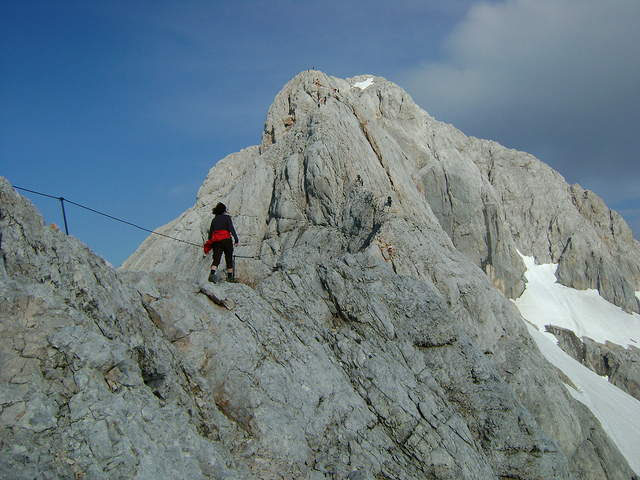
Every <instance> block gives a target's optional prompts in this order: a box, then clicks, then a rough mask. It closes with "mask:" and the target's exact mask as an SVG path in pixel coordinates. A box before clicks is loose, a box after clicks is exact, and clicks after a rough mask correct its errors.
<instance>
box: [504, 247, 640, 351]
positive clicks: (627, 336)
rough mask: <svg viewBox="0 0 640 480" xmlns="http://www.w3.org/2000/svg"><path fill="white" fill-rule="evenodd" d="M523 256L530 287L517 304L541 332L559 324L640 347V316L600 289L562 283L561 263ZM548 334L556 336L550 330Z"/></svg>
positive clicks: (599, 339) (582, 334) (581, 334)
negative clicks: (607, 297)
mask: <svg viewBox="0 0 640 480" xmlns="http://www.w3.org/2000/svg"><path fill="white" fill-rule="evenodd" d="M521 256H522V259H523V260H524V263H525V266H526V267H527V271H526V273H525V276H526V278H527V287H526V289H525V291H524V293H523V294H522V295H521V296H520V298H518V299H517V300H516V301H515V304H516V305H517V306H518V308H519V309H520V313H521V314H522V316H523V317H524V318H526V319H527V320H528V321H529V322H531V323H532V324H534V325H535V326H536V327H538V329H539V330H540V332H544V331H545V327H546V326H547V325H555V326H557V327H561V328H566V329H567V330H571V331H572V332H574V333H575V334H576V335H577V336H578V337H589V338H591V339H593V340H595V341H596V342H599V343H603V344H604V343H606V342H607V341H609V342H612V343H615V344H617V345H621V346H623V347H625V348H628V347H629V346H630V345H633V346H635V347H640V315H638V314H637V313H633V314H629V313H626V312H625V311H624V310H622V309H621V308H620V307H616V306H615V305H613V304H612V303H609V302H607V301H606V300H605V299H604V298H602V297H601V296H600V295H599V293H598V291H597V290H576V289H573V288H569V287H565V286H564V285H560V284H559V283H557V281H556V276H555V273H556V270H557V268H558V266H557V265H554V264H543V265H536V262H535V259H534V258H533V257H526V256H524V255H522V254H521ZM546 335H548V336H549V337H551V338H554V339H555V337H554V336H553V335H552V334H550V333H548V334H546Z"/></svg>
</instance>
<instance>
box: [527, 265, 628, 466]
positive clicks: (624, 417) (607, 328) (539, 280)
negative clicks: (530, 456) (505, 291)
mask: <svg viewBox="0 0 640 480" xmlns="http://www.w3.org/2000/svg"><path fill="white" fill-rule="evenodd" d="M520 255H521V256H522V259H523V260H524V263H525V266H526V267H527V271H526V273H525V276H526V278H527V281H528V282H527V287H526V289H525V291H524V293H523V294H522V295H521V296H520V298H518V299H517V300H515V302H514V303H515V304H516V305H517V307H518V308H519V309H520V313H521V314H522V316H523V317H524V318H525V319H526V320H527V322H530V323H527V328H528V330H529V333H530V334H531V336H532V337H533V339H534V340H535V342H536V343H537V345H538V348H539V349H540V351H541V352H542V354H543V355H544V356H545V357H546V359H547V360H548V361H549V362H551V363H552V364H553V365H555V366H556V367H557V368H559V369H560V370H561V371H562V372H563V373H564V374H565V375H566V376H567V377H568V378H569V379H570V380H571V382H572V383H573V384H574V385H575V389H574V388H571V387H569V386H567V388H568V389H569V391H570V393H571V395H572V396H573V397H574V398H575V399H576V400H578V401H580V402H581V403H583V404H584V405H585V406H587V407H588V408H589V409H590V410H591V412H592V413H593V414H594V415H595V417H596V418H597V419H598V421H599V422H600V423H601V424H602V427H603V428H604V430H605V432H607V434H608V435H609V436H610V437H611V439H612V440H613V442H614V443H615V444H616V445H617V447H618V449H619V450H620V452H621V453H622V454H623V455H624V457H625V458H626V459H627V462H629V466H630V467H631V468H632V469H633V470H634V471H635V472H636V473H637V474H639V475H640V456H639V455H638V445H640V401H638V400H636V399H635V398H633V397H632V396H631V395H629V394H627V393H625V392H623V391H622V390H620V389H619V388H617V387H616V386H614V385H613V384H611V383H609V382H608V381H607V379H606V378H604V377H600V376H599V375H598V374H597V373H595V372H593V371H591V370H589V369H588V368H587V367H585V366H584V365H582V364H580V363H579V362H577V361H575V360H574V359H573V358H572V357H571V356H569V355H568V354H566V353H565V352H564V351H562V349H561V348H560V347H559V346H558V342H557V340H556V338H555V337H554V336H553V335H552V334H551V333H547V332H545V327H546V325H556V326H558V327H562V328H566V329H568V330H571V331H572V332H574V333H575V334H576V335H577V336H578V337H583V336H584V337H589V338H592V339H593V340H595V341H596V342H600V343H605V342H607V341H610V342H613V343H616V344H618V345H622V346H624V347H628V346H629V345H634V346H640V315H638V314H636V313H634V314H629V313H625V312H624V311H623V310H622V309H621V308H619V307H616V306H615V305H613V304H611V303H609V302H607V301H606V300H605V299H603V298H602V297H601V296H600V295H599V294H598V292H597V290H575V289H573V288H569V287H565V286H564V285H560V284H559V283H557V281H556V276H555V273H556V270H557V268H558V266H557V265H553V264H543V265H536V262H535V259H534V258H533V257H526V256H524V255H522V254H520ZM636 295H638V293H636ZM639 298H640V297H639Z"/></svg>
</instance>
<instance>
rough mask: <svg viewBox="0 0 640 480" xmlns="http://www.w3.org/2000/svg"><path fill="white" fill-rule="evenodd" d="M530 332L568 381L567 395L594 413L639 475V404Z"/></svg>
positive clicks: (545, 337) (535, 331) (533, 331)
mask: <svg viewBox="0 0 640 480" xmlns="http://www.w3.org/2000/svg"><path fill="white" fill-rule="evenodd" d="M527 328H528V329H529V333H530V334H531V336H532V337H533V339H534V340H535V342H536V343H537V344H538V348H539V349H540V351H541V352H542V354H543V355H544V356H545V357H546V359H547V360H549V362H551V363H552V364H553V365H555V366H556V367H557V368H559V369H560V370H561V371H562V372H563V373H564V374H565V375H566V376H567V377H569V378H570V379H571V381H572V382H573V384H574V385H575V387H576V389H577V390H576V389H573V388H571V387H569V386H567V389H568V390H569V393H571V396H572V397H574V398H575V399H576V400H578V401H579V402H581V403H583V404H584V405H585V406H586V407H588V408H589V410H591V412H593V414H594V415H595V416H596V418H597V419H598V421H599V422H600V424H601V425H602V428H603V429H604V431H605V432H607V434H608V435H609V437H611V440H613V442H614V443H615V444H616V445H617V447H618V449H619V450H620V453H622V455H624V457H625V458H626V459H627V462H629V466H630V467H631V468H632V469H633V470H634V471H635V472H636V473H637V474H640V456H639V455H638V445H640V402H639V401H638V400H636V399H635V398H633V397H632V396H631V395H628V394H626V393H625V392H623V391H622V390H620V389H619V388H618V387H616V386H614V385H612V384H611V383H609V382H608V381H607V380H606V379H605V378H603V377H600V376H599V375H598V374H596V373H594V372H592V371H591V370H589V369H588V368H587V367H585V366H584V365H582V364H580V363H579V362H576V361H575V360H574V359H573V358H571V357H570V356H569V355H567V354H566V353H565V352H563V351H562V349H561V348H560V347H558V345H557V344H556V342H555V338H554V339H553V340H551V339H549V337H548V336H546V335H544V334H543V333H541V332H539V331H538V330H536V329H535V327H533V326H531V325H527Z"/></svg>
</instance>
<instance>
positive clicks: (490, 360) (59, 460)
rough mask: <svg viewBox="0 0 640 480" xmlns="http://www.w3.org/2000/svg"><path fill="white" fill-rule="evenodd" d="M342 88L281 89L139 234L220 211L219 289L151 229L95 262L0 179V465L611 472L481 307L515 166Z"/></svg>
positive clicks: (526, 350)
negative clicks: (182, 199) (121, 260)
mask: <svg viewBox="0 0 640 480" xmlns="http://www.w3.org/2000/svg"><path fill="white" fill-rule="evenodd" d="M364 79H365V78H364V77H358V78H356V79H351V80H339V79H334V78H330V77H326V76H325V75H323V74H322V73H320V72H305V73H303V74H301V75H299V76H298V77H296V78H295V79H293V80H292V81H291V82H290V83H289V84H287V86H285V88H284V89H283V91H282V92H281V93H280V94H279V95H278V96H277V97H276V99H275V101H274V104H273V106H272V108H271V110H270V112H269V114H268V116H267V121H266V123H265V132H264V135H263V141H262V144H261V145H260V146H256V147H251V148H248V149H246V150H243V151H241V152H239V153H237V154H234V155H231V156H229V157H227V158H226V159H224V160H221V161H220V162H219V163H218V165H217V166H216V167H214V168H213V169H212V170H211V172H210V173H209V175H208V177H207V179H206V180H205V182H204V184H203V186H202V187H201V189H200V191H199V193H198V200H197V203H196V205H194V207H193V208H191V209H189V210H188V211H187V212H185V213H184V214H183V215H182V216H180V217H179V218H178V219H176V220H175V221H173V222H172V223H171V224H169V225H167V226H165V227H163V228H162V229H161V232H162V233H164V234H165V235H170V236H172V237H176V238H180V239H183V240H187V241H190V242H193V243H202V241H203V233H204V232H206V230H207V227H208V224H209V221H210V208H211V206H212V205H214V204H215V203H216V202H217V201H223V202H225V204H227V205H228V206H229V207H230V210H231V213H232V214H233V217H234V223H235V226H236V230H237V231H238V233H239V235H240V239H241V247H240V248H239V249H238V250H237V253H238V255H239V256H240V257H241V258H238V261H237V265H236V269H237V273H238V276H239V278H240V280H241V281H242V282H243V283H240V284H228V283H222V284H218V285H214V284H210V283H204V284H203V283H201V281H203V280H204V279H205V278H206V276H207V270H208V266H209V259H208V258H203V256H202V253H201V250H199V249H197V248H194V247H191V246H188V245H186V244H183V243H179V242H175V241H173V240H171V239H168V238H166V237H160V236H151V237H149V238H148V239H147V240H146V241H145V242H144V243H143V245H141V247H140V249H139V250H138V251H137V252H136V253H135V254H134V255H133V256H132V257H131V258H130V259H129V260H128V261H127V262H126V263H125V265H123V268H122V269H121V270H120V271H119V272H115V271H114V270H113V269H111V268H109V267H108V266H107V265H105V263H104V262H103V261H102V260H101V259H99V258H97V257H96V256H95V255H93V254H92V253H91V252H90V251H89V250H88V249H87V248H86V247H84V246H83V245H82V244H80V243H79V242H77V241H76V240H75V239H73V238H72V237H66V236H64V235H62V234H61V233H59V232H54V231H51V230H50V229H48V228H47V227H46V226H44V225H43V222H42V219H41V218H40V217H39V215H38V214H37V212H36V211H35V209H34V208H33V207H32V206H31V205H30V204H29V202H27V201H25V200H24V199H22V198H21V197H20V196H19V195H17V194H16V193H15V191H13V190H12V189H11V188H10V186H9V185H8V184H7V182H6V181H4V180H0V192H1V197H0V199H1V205H2V212H1V215H0V248H1V250H2V257H1V263H0V278H1V279H2V280H3V283H2V286H1V288H2V295H3V303H2V306H1V307H0V328H1V329H2V331H1V332H0V333H2V335H0V365H2V369H1V370H0V376H1V377H0V389H1V390H0V405H1V406H2V410H1V411H0V430H1V431H2V434H1V435H0V438H2V443H1V444H0V475H5V476H7V475H9V473H7V472H10V474H11V476H12V477H11V478H34V477H42V478H70V477H71V476H73V475H76V476H82V475H84V476H85V478H139V479H166V478H194V479H197V478H264V479H271V478H309V479H322V478H336V479H337V478H352V479H355V478H363V479H365V478H406V479H412V478H415V479H417V478H438V479H487V478H521V479H534V478H581V479H582V478H585V479H591V478H593V479H601V478H607V479H629V478H632V477H633V474H632V472H631V471H630V470H629V468H628V465H627V463H626V461H625V460H624V459H623V458H622V457H621V455H620V453H619V452H618V450H617V449H616V448H615V446H613V444H612V443H611V441H610V440H609V438H608V437H607V435H606V434H605V433H604V431H603V430H602V428H601V426H600V425H599V423H598V422H597V421H596V420H595V418H594V417H593V416H592V415H591V414H590V412H589V411H588V410H587V409H586V408H585V407H584V406H582V405H581V404H579V403H577V402H576V401H575V400H573V399H572V398H571V397H570V395H569V394H568V393H567V391H566V389H565V387H564V386H563V384H562V382H561V380H560V379H559V378H558V375H557V373H556V372H555V370H554V368H553V367H552V366H550V365H549V364H548V363H547V362H546V361H545V360H544V358H543V357H542V356H541V354H540V353H539V351H538V350H537V348H536V347H535V344H534V342H533V341H532V340H531V338H530V337H529V335H528V333H527V331H526V329H525V328H524V326H523V323H522V320H521V318H520V316H519V314H518V313H517V311H516V310H515V307H514V306H513V305H512V303H511V302H510V301H509V300H508V299H507V298H506V297H505V295H504V294H503V293H508V294H516V293H517V292H518V291H520V290H521V288H522V285H521V279H520V278H521V272H522V271H524V267H523V265H521V262H520V260H519V256H517V252H516V247H517V246H518V247H519V245H520V244H518V243H517V242H518V241H521V240H522V239H523V238H525V237H526V236H527V235H530V236H531V238H532V237H533V234H532V233H530V232H529V230H527V232H526V233H522V234H520V236H518V235H516V232H517V231H518V230H517V229H516V228H515V227H514V226H513V224H512V223H511V222H512V221H513V219H512V218H511V217H512V216H513V215H515V214H514V213H513V212H514V211H515V200H514V199H511V202H508V201H505V200H504V198H503V195H505V193H504V192H503V191H501V190H499V189H497V188H496V187H495V186H494V185H493V182H496V178H495V176H496V175H497V174H498V173H500V174H502V175H507V172H515V171H518V169H519V170H526V169H523V168H522V167H517V166H516V167H514V168H513V169H510V168H509V167H508V166H507V165H506V163H507V161H506V159H507V158H508V156H509V155H513V156H514V157H517V158H518V159H519V158H521V156H522V155H523V154H517V153H516V152H512V151H507V150H505V149H502V147H499V146H496V145H494V144H491V143H490V142H481V141H479V140H475V139H468V138H467V137H464V136H463V135H462V134H461V133H460V132H458V131H456V130H454V129H453V128H452V127H449V126H446V125H442V124H439V123H438V122H435V121H434V120H433V119H432V118H431V117H429V116H428V115H427V114H426V113H425V112H423V111H422V110H420V109H419V108H418V107H416V106H415V104H414V103H413V102H412V101H411V99H410V98H409V97H408V95H407V94H406V93H404V92H403V91H402V90H401V89H399V88H398V87H396V86H395V85H392V84H390V83H388V82H386V81H384V80H383V79H379V78H375V79H373V81H374V83H373V85H371V86H369V87H367V88H361V87H359V86H358V82H359V81H362V80H364ZM360 85H362V84H360ZM478 144H479V145H481V147H482V148H488V146H491V147H492V148H494V149H495V150H496V151H500V152H501V153H500V155H498V154H496V153H493V154H491V155H492V158H495V159H501V160H500V161H501V162H504V163H505V167H504V168H498V167H495V166H494V167H492V171H494V174H491V175H489V174H488V173H487V172H485V171H484V170H483V167H481V165H483V164H482V162H481V160H482V159H483V158H485V157H482V156H478V158H476V157H475V156H474V155H476V154H477V152H476V150H475V149H474V148H475V147H474V148H472V147H473V146H474V145H478ZM461 145H467V146H466V147H465V149H462V150H461V149H460V148H461ZM481 150H482V149H481ZM509 152H511V153H509ZM472 153H473V154H472ZM485 153H486V152H485ZM478 155H479V154H478ZM491 155H490V157H491ZM501 155H502V156H501ZM471 157H473V161H471V162H469V159H470V158H471ZM526 158H528V159H529V157H526ZM533 160H534V159H531V162H532V163H534V164H535V165H534V167H535V168H540V169H541V170H542V171H545V172H546V170H544V169H543V168H542V167H540V166H539V165H538V164H537V163H535V162H534V161H533ZM514 162H515V160H514ZM536 162H537V161H536ZM538 163H539V162H538ZM479 165H480V166H479ZM445 167H446V168H445ZM532 168H533V167H532ZM450 169H451V171H450ZM429 172H431V173H429ZM472 172H478V173H477V176H476V178H474V179H472V178H471V176H472V175H471V173H472ZM514 175H515V174H514ZM513 181H514V182H516V181H518V180H517V179H514V180H513ZM438 182H441V183H438ZM442 182H444V183H442ZM459 182H462V183H463V184H464V185H468V186H469V188H467V187H466V186H465V187H460V186H459V185H458V183H459ZM523 183H526V182H524V181H523ZM472 187H473V188H472ZM568 191H569V190H568V187H567V190H565V192H568ZM562 195H564V193H563V194H561V195H560V196H562ZM437 198H440V199H441V200H440V201H439V203H438V202H436V199H437ZM478 201H480V202H481V203H480V204H478V203H477V202H478ZM571 204H572V205H573V203H571ZM572 208H574V210H575V207H572ZM577 215H578V216H579V218H583V219H584V218H585V217H584V216H583V215H582V214H577ZM514 218H515V219H516V220H517V215H515V216H514ZM583 221H584V222H586V220H583ZM543 223H544V222H543ZM476 235H477V237H476V238H472V237H475V236H476ZM526 238H529V237H526ZM615 240H616V242H618V241H619V240H618V239H617V237H616V239H615ZM543 243H544V242H541V243H540V248H542V245H543ZM633 248H637V246H636V247H633ZM548 251H549V249H548ZM628 281H629V282H630V280H628ZM496 287H497V288H496Z"/></svg>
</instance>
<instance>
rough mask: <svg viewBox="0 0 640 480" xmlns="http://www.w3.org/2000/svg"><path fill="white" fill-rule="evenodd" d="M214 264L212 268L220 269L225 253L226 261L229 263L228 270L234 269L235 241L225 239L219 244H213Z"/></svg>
mask: <svg viewBox="0 0 640 480" xmlns="http://www.w3.org/2000/svg"><path fill="white" fill-rule="evenodd" d="M212 250H213V263H212V264H211V266H213V267H216V268H218V264H219V263H220V259H221V258H222V254H223V253H224V260H225V262H227V270H229V269H230V268H233V239H232V238H225V239H224V240H220V241H219V242H215V243H214V244H213V249H212Z"/></svg>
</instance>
